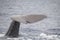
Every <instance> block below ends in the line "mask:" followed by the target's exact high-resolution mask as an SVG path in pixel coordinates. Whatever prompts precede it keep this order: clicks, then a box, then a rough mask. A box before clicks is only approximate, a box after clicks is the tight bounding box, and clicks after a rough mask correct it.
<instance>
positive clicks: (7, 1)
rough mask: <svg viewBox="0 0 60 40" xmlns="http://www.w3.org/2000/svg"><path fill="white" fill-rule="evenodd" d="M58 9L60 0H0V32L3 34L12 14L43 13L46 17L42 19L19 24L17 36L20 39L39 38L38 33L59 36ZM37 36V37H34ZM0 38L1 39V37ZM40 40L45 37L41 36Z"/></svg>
mask: <svg viewBox="0 0 60 40" xmlns="http://www.w3.org/2000/svg"><path fill="white" fill-rule="evenodd" d="M59 10H60V0H0V33H1V34H5V33H6V32H7V30H8V28H9V26H10V23H11V19H10V17H11V16H12V15H27V14H43V15H46V16H47V18H46V19H44V20H42V21H39V22H36V23H33V24H27V25H26V24H21V27H20V33H19V34H20V37H19V38H22V39H21V40H40V39H39V37H40V36H39V35H40V34H43V35H42V36H44V35H45V37H46V36H50V35H58V36H59V35H60V11H59ZM37 36H38V38H35V37H37ZM28 38H30V39H28ZM56 38H57V37H56ZM58 39H59V38H58ZM1 40H3V39H2V38H1ZM4 40H5V39H4ZM6 40H8V39H6ZM9 40H10V39H9ZM12 40H13V39H12ZM17 40H19V39H17ZM41 40H46V39H44V38H42V39H41ZM47 40H49V39H47ZM54 40H57V39H54Z"/></svg>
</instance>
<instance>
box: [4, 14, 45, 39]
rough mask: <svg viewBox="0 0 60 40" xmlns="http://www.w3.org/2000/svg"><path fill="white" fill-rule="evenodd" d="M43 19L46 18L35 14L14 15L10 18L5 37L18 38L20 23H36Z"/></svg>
mask: <svg viewBox="0 0 60 40" xmlns="http://www.w3.org/2000/svg"><path fill="white" fill-rule="evenodd" d="M44 18H46V16H45V15H35V14H34V15H14V16H12V17H11V19H12V22H11V25H10V27H9V29H8V31H7V33H6V34H5V36H7V37H12V38H13V37H18V36H19V28H20V25H21V23H24V24H28V23H29V24H30V23H34V22H37V21H41V20H43V19H44Z"/></svg>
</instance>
